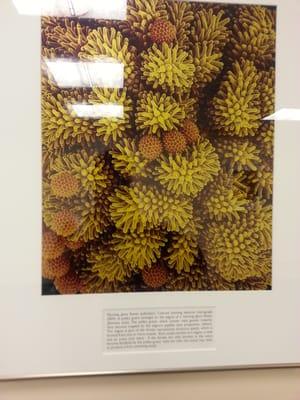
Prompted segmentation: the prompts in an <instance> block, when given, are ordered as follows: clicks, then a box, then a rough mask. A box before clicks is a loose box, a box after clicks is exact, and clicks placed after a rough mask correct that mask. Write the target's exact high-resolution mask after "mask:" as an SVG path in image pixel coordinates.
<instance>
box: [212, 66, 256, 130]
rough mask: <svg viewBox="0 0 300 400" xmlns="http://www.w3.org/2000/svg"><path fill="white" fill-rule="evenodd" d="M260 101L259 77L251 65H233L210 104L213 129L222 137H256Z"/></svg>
mask: <svg viewBox="0 0 300 400" xmlns="http://www.w3.org/2000/svg"><path fill="white" fill-rule="evenodd" d="M259 98H260V92H259V74H258V73H257V69H256V68H255V66H254V64H253V63H252V62H250V61H242V62H241V63H238V62H235V63H234V64H233V67H232V71H229V72H228V74H227V77H226V78H225V80H224V81H223V82H222V83H221V86H220V90H219V91H218V93H217V95H216V96H215V97H214V99H213V101H212V110H211V111H212V114H211V115H212V121H213V125H214V128H215V129H216V130H217V131H218V132H219V133H220V134H224V135H230V136H240V137H245V136H254V135H256V134H257V132H258V129H259V126H260V121H261V112H260V104H259Z"/></svg>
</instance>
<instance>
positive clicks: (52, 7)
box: [12, 0, 127, 20]
mask: <svg viewBox="0 0 300 400" xmlns="http://www.w3.org/2000/svg"><path fill="white" fill-rule="evenodd" d="M12 1H13V3H14V5H15V7H16V9H17V10H18V13H19V14H25V15H47V16H55V17H74V16H82V17H86V18H102V19H119V20H120V19H121V20H124V19H126V10H127V0H111V1H104V0H12Z"/></svg>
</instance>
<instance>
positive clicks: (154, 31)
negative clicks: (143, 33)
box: [150, 19, 176, 44]
mask: <svg viewBox="0 0 300 400" xmlns="http://www.w3.org/2000/svg"><path fill="white" fill-rule="evenodd" d="M150 38H151V41H152V42H153V43H158V44H162V43H172V42H173V41H174V40H175V38H176V28H175V26H174V25H173V24H172V23H171V22H170V21H167V20H163V19H156V20H154V21H153V23H152V25H151V28H150Z"/></svg>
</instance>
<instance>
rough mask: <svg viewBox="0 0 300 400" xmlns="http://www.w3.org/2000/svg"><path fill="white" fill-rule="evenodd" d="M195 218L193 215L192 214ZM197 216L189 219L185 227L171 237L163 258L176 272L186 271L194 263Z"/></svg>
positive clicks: (196, 240) (197, 236)
mask: <svg viewBox="0 0 300 400" xmlns="http://www.w3.org/2000/svg"><path fill="white" fill-rule="evenodd" d="M194 218H195V216H194ZM198 242H199V218H195V219H194V220H193V221H191V222H190V223H189V224H188V225H187V226H186V227H185V229H183V230H182V231H181V232H179V233H176V234H174V235H173V237H172V241H171V244H170V246H169V248H168V250H167V255H166V256H165V260H166V262H167V263H168V266H169V267H170V268H175V269H176V271H177V272H178V273H181V272H182V271H185V272H188V271H190V269H191V266H192V265H193V264H194V262H195V259H196V257H197V256H198V251H199V243H198Z"/></svg>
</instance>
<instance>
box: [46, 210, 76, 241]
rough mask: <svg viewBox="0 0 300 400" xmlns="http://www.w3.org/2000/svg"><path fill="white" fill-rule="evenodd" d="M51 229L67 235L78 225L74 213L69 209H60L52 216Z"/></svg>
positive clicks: (61, 234) (58, 233)
mask: <svg viewBox="0 0 300 400" xmlns="http://www.w3.org/2000/svg"><path fill="white" fill-rule="evenodd" d="M50 227H51V229H52V230H53V231H54V232H55V233H56V234H57V235H60V236H63V237H68V236H70V235H72V234H73V233H74V232H75V231H76V230H77V229H78V227H79V221H78V219H77V217H76V215H75V214H74V213H73V212H72V211H70V210H61V211H58V212H56V213H55V214H54V215H53V216H52V221H51V226H50Z"/></svg>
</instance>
